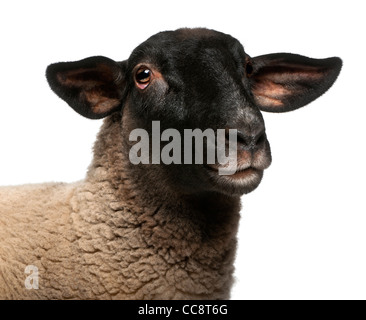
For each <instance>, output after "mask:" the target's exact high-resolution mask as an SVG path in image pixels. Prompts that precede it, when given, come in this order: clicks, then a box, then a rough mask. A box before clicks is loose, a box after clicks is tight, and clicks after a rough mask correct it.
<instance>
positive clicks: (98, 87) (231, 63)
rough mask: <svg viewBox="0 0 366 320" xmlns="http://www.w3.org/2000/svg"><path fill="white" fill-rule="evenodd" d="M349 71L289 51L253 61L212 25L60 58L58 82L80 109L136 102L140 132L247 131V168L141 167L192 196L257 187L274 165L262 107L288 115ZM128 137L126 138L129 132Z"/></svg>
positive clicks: (243, 163) (243, 146)
mask: <svg viewBox="0 0 366 320" xmlns="http://www.w3.org/2000/svg"><path fill="white" fill-rule="evenodd" d="M340 69H341V60H340V59H339V58H328V59H311V58H307V57H303V56H299V55H294V54H288V53H281V54H270V55H265V56H260V57H255V58H251V57H250V56H248V55H247V54H246V53H245V51H244V48H243V46H242V45H241V44H240V43H239V42H238V40H236V39H234V38H233V37H231V36H229V35H227V34H224V33H220V32H216V31H213V30H208V29H179V30H176V31H166V32H161V33H158V34H156V35H154V36H152V37H151V38H149V39H148V40H147V41H145V42H144V43H142V44H141V45H140V46H138V47H137V48H136V49H135V50H134V51H133V52H132V54H131V56H130V57H129V59H128V60H125V61H123V62H119V63H117V62H113V61H112V60H110V59H108V58H104V57H94V58H88V59H85V60H82V61H79V62H72V63H58V64H54V65H51V66H50V67H49V68H48V70H47V78H48V81H49V83H50V85H51V88H52V89H53V90H54V91H55V92H56V93H57V94H58V95H59V96H60V97H61V98H63V99H65V100H66V101H67V102H68V103H69V104H70V105H71V106H72V107H73V108H74V109H75V110H76V111H77V112H79V113H81V114H82V115H84V116H86V117H89V118H100V117H104V116H106V115H109V114H112V113H114V112H116V111H120V110H122V112H124V110H123V108H128V114H129V125H130V129H131V130H132V129H134V128H143V129H145V130H147V131H148V132H149V131H151V123H152V121H155V120H157V121H160V126H161V131H163V130H165V129H168V128H175V129H177V130H178V131H179V132H180V133H181V134H183V131H184V129H196V128H198V129H201V130H202V131H203V130H205V129H208V128H210V129H213V130H215V132H216V130H217V129H225V130H228V129H237V132H238V134H237V148H238V156H237V164H238V166H237V171H236V172H235V174H233V175H227V176H222V175H221V176H220V175H219V174H218V169H219V165H218V164H214V165H208V164H203V165H186V164H181V165H163V164H161V165H159V166H158V168H157V166H156V165H155V167H154V166H153V165H152V166H151V165H145V166H144V165H139V166H140V169H141V171H144V170H153V171H154V170H157V171H159V174H163V175H164V180H165V181H169V182H168V183H171V184H172V185H174V186H175V187H178V188H179V189H180V191H182V192H184V193H196V192H208V191H215V192H219V193H224V194H229V195H240V194H243V193H248V192H250V191H252V190H254V189H255V188H256V187H257V186H258V184H259V183H260V181H261V178H262V175H263V170H264V169H266V168H267V167H268V166H269V165H270V163H271V153H270V147H269V143H268V141H267V137H266V134H265V126H264V121H263V117H262V115H261V112H260V110H264V111H270V112H286V111H291V110H294V109H297V108H300V107H302V106H304V105H306V104H307V103H309V102H310V101H312V100H314V99H316V98H317V97H319V96H320V95H321V94H323V93H324V92H325V91H326V90H327V89H328V88H329V87H330V86H331V85H332V84H333V83H334V81H335V80H336V78H337V76H338V74H339V72H340ZM127 138H128V137H126V139H127Z"/></svg>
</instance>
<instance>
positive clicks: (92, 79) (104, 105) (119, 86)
mask: <svg viewBox="0 0 366 320" xmlns="http://www.w3.org/2000/svg"><path fill="white" fill-rule="evenodd" d="M125 69H126V62H115V61H113V60H111V59H109V58H106V57H101V56H97V57H90V58H86V59H84V60H80V61H75V62H60V63H55V64H51V65H50V66H48V68H47V71H46V77H47V80H48V83H49V85H50V87H51V89H52V90H53V91H54V92H55V93H56V94H57V95H58V96H59V97H60V98H61V99H63V100H65V101H66V102H67V103H68V104H69V105H70V106H71V107H72V108H73V109H74V110H75V111H76V112H78V113H79V114H81V115H82V116H84V117H87V118H90V119H100V118H104V117H106V116H107V115H109V114H112V113H113V112H115V111H117V110H119V109H120V108H121V104H122V98H123V94H124V90H125V87H126V85H125Z"/></svg>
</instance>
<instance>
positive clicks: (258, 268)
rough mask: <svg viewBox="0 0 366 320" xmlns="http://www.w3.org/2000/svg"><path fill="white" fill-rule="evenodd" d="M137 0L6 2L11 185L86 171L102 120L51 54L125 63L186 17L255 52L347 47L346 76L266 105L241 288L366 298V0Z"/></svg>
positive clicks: (281, 294) (246, 222)
mask: <svg viewBox="0 0 366 320" xmlns="http://www.w3.org/2000/svg"><path fill="white" fill-rule="evenodd" d="M126 3H127V1H126V2H125V1H108V0H104V1H91V0H89V1H75V0H72V1H67V0H63V1H58V2H56V1H35V0H33V1H15V0H14V1H7V2H5V1H2V2H1V4H0V34H1V43H0V47H1V49H0V57H1V59H0V64H1V73H0V90H1V96H0V110H1V116H0V150H1V151H0V152H1V153H0V184H1V185H9V184H22V183H30V182H32V183H34V182H44V181H66V182H71V181H75V180H79V179H82V178H83V177H84V174H85V171H86V168H87V166H88V164H89V162H90V160H91V156H92V153H91V148H92V144H93V141H94V140H95V135H96V133H97V131H98V129H99V127H100V125H101V121H92V120H88V119H84V118H82V117H81V116H79V115H78V114H76V113H75V112H74V111H73V110H72V109H71V108H70V107H68V106H67V105H66V103H64V102H63V101H62V100H60V99H59V98H57V97H56V95H55V94H53V93H52V92H51V90H50V89H49V87H48V85H47V82H46V80H45V77H44V72H45V69H46V66H47V65H48V64H50V63H53V62H58V61H70V60H79V59H82V58H85V57H88V56H93V55H105V56H108V57H110V58H112V59H115V60H123V59H126V58H127V57H128V56H129V54H130V53H131V51H132V50H133V49H134V48H135V47H136V46H137V45H138V44H139V43H141V42H143V41H144V40H145V39H146V38H147V37H149V36H150V35H152V34H154V33H156V32H158V31H163V30H169V29H176V28H179V27H208V28H212V29H216V30H219V31H222V32H225V33H229V34H231V35H233V36H234V37H236V38H237V39H239V40H240V41H241V42H242V43H243V44H244V47H245V49H246V51H247V53H248V54H250V55H251V56H256V55H261V54H266V53H271V52H293V53H299V54H303V55H307V56H310V57H314V58H325V57H329V56H340V57H341V58H342V59H343V61H344V67H343V70H342V72H341V75H340V78H339V79H338V80H337V82H336V84H335V85H334V86H333V87H332V88H331V89H330V90H329V92H327V93H326V94H325V95H324V96H322V97H321V98H320V99H318V100H317V101H315V102H313V103H312V104H311V105H309V106H306V107H305V108H303V109H301V110H297V111H295V112H291V113H287V114H265V115H264V116H265V120H266V126H267V135H268V137H269V140H270V142H271V147H272V154H273V159H274V160H273V163H272V166H271V167H270V168H269V169H268V170H267V171H266V173H265V176H264V180H263V182H262V184H261V185H260V187H259V188H258V189H257V190H256V191H255V192H253V193H251V194H249V195H247V196H244V197H243V199H242V202H243V210H242V219H241V224H240V230H239V247H238V252H237V260H236V274H235V275H236V284H235V286H234V288H233V293H232V298H233V299H365V298H366V252H365V249H366V248H365V245H366V216H365V215H366V207H365V180H366V175H365V163H366V154H365V151H364V150H365V138H366V135H365V133H366V132H365V131H366V130H365V120H366V119H365V115H366V111H365V109H366V108H365V107H366V103H365V89H364V87H365V80H364V73H365V62H364V57H365V45H364V42H365V31H366V25H365V22H364V21H365V9H364V4H363V2H362V1H336V0H333V1H318V0H317V1H310V0H307V1H304V2H299V1H292V0H290V1H279V0H277V1H259V0H256V1H228V0H226V1H213V0H211V1H189V0H185V1H179V2H178V1H158V0H154V1H153V0H151V1H142V0H140V1H129V2H128V4H126ZM362 5H363V6H362ZM198 72H199V70H198Z"/></svg>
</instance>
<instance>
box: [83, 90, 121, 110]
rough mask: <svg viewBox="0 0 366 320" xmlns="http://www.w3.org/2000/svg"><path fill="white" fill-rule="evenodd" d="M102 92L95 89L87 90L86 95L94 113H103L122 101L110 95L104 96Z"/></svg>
mask: <svg viewBox="0 0 366 320" xmlns="http://www.w3.org/2000/svg"><path fill="white" fill-rule="evenodd" d="M102 94H103V93H102V92H96V91H93V90H90V91H85V92H84V96H85V98H86V100H87V101H88V102H89V103H90V105H91V108H92V110H93V112H94V113H97V114H103V113H107V112H109V111H111V110H112V109H114V108H116V107H118V105H119V103H120V101H119V100H118V99H113V98H109V97H104V96H103V95H102Z"/></svg>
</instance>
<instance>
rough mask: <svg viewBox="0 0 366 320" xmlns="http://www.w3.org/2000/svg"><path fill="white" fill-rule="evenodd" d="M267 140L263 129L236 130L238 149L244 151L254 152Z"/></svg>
mask: <svg viewBox="0 0 366 320" xmlns="http://www.w3.org/2000/svg"><path fill="white" fill-rule="evenodd" d="M266 140H267V136H266V132H265V129H264V127H261V128H259V129H257V130H242V129H238V130H237V142H238V147H239V148H241V149H245V150H256V149H258V148H261V147H262V146H263V145H264V142H265V141H266Z"/></svg>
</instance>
